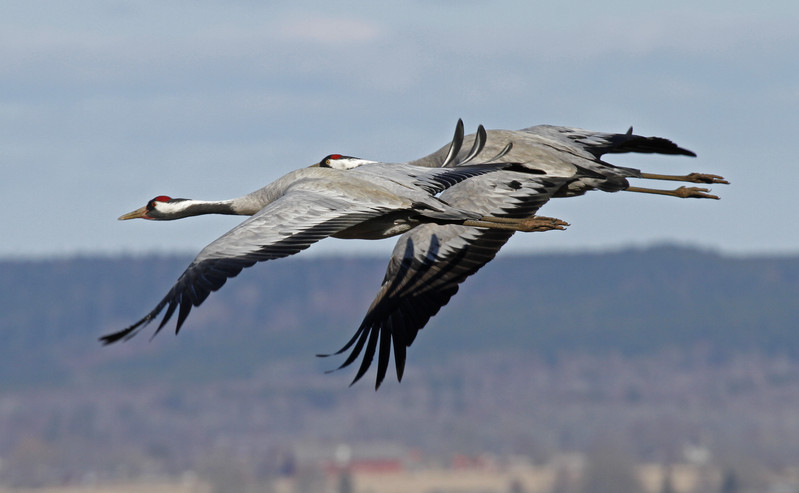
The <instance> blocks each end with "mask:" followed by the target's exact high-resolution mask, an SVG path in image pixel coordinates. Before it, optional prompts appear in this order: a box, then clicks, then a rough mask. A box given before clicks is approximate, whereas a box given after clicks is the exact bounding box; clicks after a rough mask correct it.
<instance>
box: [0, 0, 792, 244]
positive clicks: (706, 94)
mask: <svg viewBox="0 0 799 493" xmlns="http://www.w3.org/2000/svg"><path fill="white" fill-rule="evenodd" d="M763 5H768V7H764V6H763ZM0 10H1V11H2V12H1V13H0V166H1V167H2V177H0V196H1V197H2V199H3V214H2V219H0V221H2V223H0V224H2V239H1V240H0V256H5V257H8V256H13V257H42V256H50V255H73V254H90V253H109V254H117V253H145V252H152V251H157V252H173V251H179V252H192V253H193V252H197V251H199V250H200V249H201V248H202V247H203V246H204V245H205V244H207V243H208V242H210V241H211V240H213V239H214V238H216V237H218V236H220V235H221V234H223V233H224V232H225V231H227V230H228V229H229V228H231V227H233V226H234V225H235V224H236V223H237V222H238V221H239V219H238V218H231V217H223V218H213V217H199V218H191V219H186V220H183V221H174V222H153V221H117V220H116V218H117V217H118V216H119V215H120V214H122V213H125V212H128V211H131V210H133V209H136V208H138V207H140V206H142V205H144V203H145V202H146V201H147V200H149V199H150V198H152V197H154V196H156V195H160V194H166V195H171V196H173V197H190V198H202V199H222V198H230V197H234V196H238V195H242V194H244V193H247V192H250V191H252V190H255V189H257V188H260V187H261V186H264V185H266V184H267V183H269V182H271V181H273V180H274V179H276V178H277V177H279V176H280V175H282V174H284V173H286V172H288V171H290V170H292V169H295V168H298V167H302V166H307V165H309V164H311V163H313V162H317V161H318V160H319V159H321V158H322V157H323V156H325V155H327V154H330V153H333V152H340V153H344V154H349V155H356V156H361V157H365V158H370V159H377V160H383V161H404V160H409V159H413V158H416V157H421V156H422V155H425V154H428V153H430V152H432V151H434V150H436V149H437V148H439V147H440V146H442V145H444V144H446V143H447V142H448V141H449V139H450V137H451V134H452V131H453V129H454V125H455V122H456V121H457V119H458V118H463V119H464V121H465V123H466V126H467V129H469V130H470V131H473V129H474V128H476V126H477V125H478V124H479V123H483V124H484V125H485V126H486V127H487V128H508V129H518V128H523V127H526V126H530V125H534V124H539V123H551V124H559V125H569V126H577V127H582V128H588V129H591V130H599V131H618V132H623V131H625V130H626V129H627V127H628V126H630V125H634V126H635V130H636V133H640V134H644V135H658V136H663V137H667V138H670V139H672V140H674V141H675V142H677V143H678V144H680V145H682V146H684V147H687V148H689V149H692V150H693V151H695V152H697V154H698V157H697V158H695V159H691V158H686V157H674V156H663V157H646V156H645V157H635V156H610V157H609V159H608V160H610V161H611V162H614V163H617V164H621V165H627V166H634V167H638V168H643V169H644V170H646V171H650V172H667V173H683V172H689V171H705V172H711V173H717V174H721V175H724V176H725V177H727V178H729V179H730V180H731V181H732V183H733V184H732V185H730V186H720V185H716V186H714V187H713V189H714V192H716V193H718V194H719V195H721V196H722V197H723V198H722V200H720V201H717V202H716V201H697V200H678V199H674V198H668V197H657V196H644V195H640V194H634V193H629V192H623V193H616V194H605V193H601V192H593V193H591V194H589V195H587V196H585V197H579V198H572V199H558V200H555V201H552V202H550V203H549V204H548V205H547V206H545V208H543V209H542V210H541V213H542V214H546V215H550V216H556V217H560V218H562V219H564V220H567V221H569V222H570V223H571V224H572V226H571V227H570V228H569V230H568V231H566V232H548V233H540V234H528V235H516V236H517V237H516V238H514V240H513V242H512V244H511V249H510V250H511V251H516V252H535V251H563V250H584V249H605V248H614V249H615V248H621V247H626V246H629V245H649V244H654V243H660V242H670V243H678V244H685V245H697V246H701V247H707V248H712V249H716V250H720V251H723V252H726V253H733V254H760V253H769V254H771V253H774V254H780V253H797V252H799V225H798V224H797V223H799V218H797V215H798V213H797V205H799V200H797V198H796V196H797V193H799V192H797V187H796V186H795V180H796V177H795V174H796V173H795V170H797V169H799V163H798V162H797V158H796V153H795V150H794V147H795V146H796V140H797V136H799V56H797V54H799V29H797V21H799V3H797V2H794V1H784V2H778V1H773V2H768V3H760V4H759V5H758V4H757V3H756V2H750V1H747V2H731V1H724V2H722V1H718V2H708V1H705V2H703V1H696V0H692V1H672V2H657V3H655V2H641V1H640V0H635V1H632V0H631V1H614V0H608V1H605V2H568V1H566V2H541V3H540V4H538V3H536V2H531V1H529V0H518V1H494V2H477V1H455V0H441V1H430V0H425V1H405V2H373V1H355V2H322V1H305V2H303V1H292V2H256V1H240V2H231V1H224V2H222V1H213V0H206V1H202V0H201V1H195V2H185V1H184V2H180V1H172V2H163V1H159V2H155V1H152V2H148V1H136V2H124V1H118V2H115V1H88V0H84V1H81V0H77V1H71V2H62V1H60V0H59V1H51V2H44V1H6V2H3V5H2V7H0ZM392 244H393V242H392V241H390V240H389V241H388V242H386V241H383V242H379V243H374V242H371V243H370V242H365V241H351V240H347V241H344V240H326V241H324V242H322V244H320V245H318V246H317V247H314V248H313V249H312V251H316V252H361V251H369V252H375V253H377V252H385V254H386V255H387V254H388V252H389V251H390V249H391V245H392ZM304 255H307V253H305V254H304Z"/></svg>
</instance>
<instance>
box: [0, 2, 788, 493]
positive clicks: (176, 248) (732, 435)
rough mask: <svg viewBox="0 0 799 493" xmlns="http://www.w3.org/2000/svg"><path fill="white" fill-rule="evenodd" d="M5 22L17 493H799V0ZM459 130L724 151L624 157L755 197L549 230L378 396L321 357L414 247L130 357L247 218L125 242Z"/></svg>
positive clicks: (1, 253) (613, 204)
mask: <svg viewBox="0 0 799 493" xmlns="http://www.w3.org/2000/svg"><path fill="white" fill-rule="evenodd" d="M0 12H1V14H0V167H1V169H2V172H3V173H2V179H0V197H2V199H3V202H4V203H5V205H6V207H5V213H4V214H3V215H2V217H1V218H0V225H2V229H3V235H2V239H1V240H0V308H1V310H0V330H1V331H2V332H1V333H0V340H1V341H2V342H3V344H2V348H1V349H0V356H2V359H0V385H2V391H1V392H0V491H4V490H2V488H3V487H8V488H17V489H14V490H13V491H25V490H20V489H21V488H33V487H37V488H42V487H53V488H55V487H58V489H57V491H65V490H66V489H69V488H72V490H69V491H73V490H77V491H83V490H91V491H98V490H99V489H102V488H106V489H107V490H108V491H134V490H135V491H139V490H138V489H136V488H140V491H158V488H166V490H165V491H179V489H181V488H182V489H183V490H185V491H209V490H214V491H297V492H298V493H302V492H306V491H307V492H315V491H356V492H362V491H363V492H365V491H373V492H374V493H381V492H383V491H403V492H409V491H464V492H487V491H503V492H504V491H515V492H523V491H528V492H531V493H533V492H539V491H541V492H550V491H551V492H556V491H557V492H572V491H575V492H576V491H592V492H600V493H601V492H602V491H615V492H619V491H638V490H640V491H663V492H665V491H676V492H688V491H692V492H707V491H725V492H733V491H774V492H776V491H780V492H788V491H799V479H798V478H799V473H797V470H796V469H795V466H797V465H799V450H797V448H796V446H795V444H796V443H799V418H797V416H799V414H797V413H796V412H795V410H796V409H797V407H796V405H797V404H799V361H797V360H796V358H795V356H796V349H795V348H796V347H797V342H799V341H798V340H797V339H796V337H795V336H794V329H795V327H796V325H797V323H796V322H797V308H796V304H797V303H796V301H797V295H798V294H799V267H798V266H797V265H798V264H799V255H797V253H799V228H797V226H796V212H795V211H796V205H797V201H796V198H795V191H794V187H793V185H792V182H791V180H788V179H787V178H785V177H784V176H782V175H781V173H783V172H787V171H790V170H791V169H794V167H795V164H796V163H795V161H796V159H795V157H794V155H793V152H792V150H791V149H792V148H791V144H790V142H791V140H792V139H794V136H795V135H797V134H799V119H797V117H796V115H797V113H798V111H797V110H799V63H797V61H796V53H797V52H799V33H797V30H796V20H797V18H798V17H799V6H797V5H796V3H795V2H788V1H784V2H781V1H775V2H770V3H769V4H768V5H767V6H763V5H755V4H753V3H751V2H737V1H734V2H715V1H691V2H688V1H677V2H668V3H660V4H653V3H647V2H632V1H623V0H619V1H610V2H603V3H589V2H560V3H541V2H523V1H510V0H508V1H497V2H491V3H488V2H474V1H469V0H465V1H456V0H440V1H426V2H420V1H409V2H403V3H374V2H365V1H353V2H337V3H331V2H321V1H294V2H253V1H237V2H218V1H214V0H207V1H199V2H192V3H189V2H151V1H138V2H130V1H89V0H79V1H73V2H57V1H33V2H22V1H14V0H12V1H8V2H4V3H3V4H2V6H0ZM458 118H463V119H464V121H465V124H466V128H467V131H468V132H471V131H474V129H475V128H476V127H477V125H478V124H481V123H482V124H484V125H485V126H486V127H487V128H489V129H490V128H506V129H518V128H523V127H527V126H530V125H535V124H540V123H550V124H556V125H567V126H576V127H581V128H586V129H590V130H597V131H606V132H623V131H626V130H627V128H628V127H629V126H630V125H633V126H634V128H635V130H636V133H638V134H641V135H656V136H661V137H666V138H669V139H671V140H674V141H675V142H677V143H678V144H679V145H681V146H683V147H686V148H688V149H691V150H693V151H695V152H696V153H697V154H698V157H697V158H686V157H674V156H660V157H658V156H611V157H610V158H608V160H609V161H611V162H612V163H614V164H618V165H624V166H632V167H636V168H641V169H644V170H646V171H649V172H661V173H673V174H677V173H686V172H690V171H703V172H709V173H716V174H719V175H723V176H724V177H725V178H727V179H729V180H730V181H731V182H732V185H730V186H720V185H717V186H714V187H713V192H714V193H717V194H719V195H720V196H721V197H722V200H720V201H691V200H677V199H672V198H668V197H655V196H643V195H640V194H631V193H617V194H604V193H599V192H594V193H591V194H588V195H587V196H585V197H580V198H576V199H570V200H555V201H552V202H551V203H549V204H547V205H546V206H545V207H544V208H543V209H542V211H541V212H542V213H543V214H546V215H549V216H555V217H559V218H562V219H564V220H567V221H569V222H570V223H571V224H572V226H571V227H570V228H569V229H568V230H567V231H565V232H553V233H549V234H535V235H516V236H515V237H514V238H513V239H512V241H511V242H510V244H509V245H508V247H507V248H506V249H505V250H503V253H502V255H500V258H499V259H498V260H497V261H496V262H492V264H490V265H489V266H487V267H486V269H485V272H481V273H480V274H479V275H477V276H475V277H474V278H473V279H470V280H469V282H467V283H466V285H465V286H464V288H463V289H462V292H461V293H460V294H459V295H458V296H456V297H455V298H454V299H453V302H452V303H451V304H450V306H448V307H446V308H444V309H443V310H442V313H441V314H440V315H439V316H437V317H436V318H434V319H433V321H432V322H431V324H430V325H429V326H428V327H427V328H426V329H425V330H424V331H423V332H422V333H421V334H420V337H419V338H418V339H417V342H416V343H415V345H414V346H413V348H412V349H411V351H410V352H409V358H410V360H409V371H408V374H407V375H406V378H405V379H404V381H403V383H402V384H401V385H399V384H396V383H395V382H387V384H386V385H384V387H383V388H381V389H380V391H379V392H376V393H375V392H374V391H373V390H372V385H371V382H361V384H358V385H355V386H353V387H347V384H348V383H349V380H350V379H351V377H352V375H351V374H349V373H347V372H346V371H343V372H338V373H334V374H333V375H324V370H327V369H330V368H333V367H335V366H336V365H337V364H338V363H337V362H335V361H329V360H322V361H316V360H315V359H314V358H313V354H315V353H319V352H328V351H330V350H332V349H335V348H337V347H338V345H340V344H341V343H343V342H344V341H345V340H346V339H347V338H349V336H350V335H351V332H350V331H351V330H354V328H355V327H357V324H358V323H359V322H360V317H361V316H362V315H363V313H364V312H365V309H366V307H367V306H368V304H369V302H370V300H371V297H372V296H373V295H374V292H375V290H376V288H377V286H378V285H379V282H380V279H381V276H382V271H383V269H384V268H385V267H384V266H385V261H386V259H387V256H388V254H389V252H390V250H391V248H392V246H393V241H392V240H384V241H379V242H366V241H346V242H345V241H341V240H326V241H324V242H321V243H320V244H318V245H315V246H314V247H312V248H311V249H310V250H308V251H307V252H303V253H302V255H301V256H300V257H302V258H299V257H298V259H288V260H285V261H280V262H274V264H275V265H264V266H258V267H256V268H254V269H250V270H252V271H253V272H245V273H243V274H242V276H241V277H240V278H237V279H236V280H233V281H231V282H230V283H229V285H228V286H226V288H225V289H224V290H222V291H220V293H218V294H215V295H214V296H212V297H211V299H209V301H208V303H207V304H206V305H204V306H203V308H202V309H201V310H196V312H195V313H193V315H192V318H191V319H190V320H189V324H188V326H187V328H186V330H185V333H182V334H181V336H180V337H179V338H173V337H164V336H160V337H159V338H157V339H155V340H153V341H152V342H151V343H148V342H147V338H146V337H140V338H137V339H136V340H132V341H130V342H128V343H127V344H124V345H120V346H115V347H110V348H101V347H99V345H98V344H97V343H96V337H97V336H99V335H100V334H102V333H104V332H108V331H111V330H115V329H119V328H121V327H124V326H126V325H128V324H129V323H131V322H132V321H134V320H137V319H139V318H140V317H141V316H142V315H143V314H144V313H146V312H147V311H148V310H149V309H150V308H151V307H152V306H153V305H154V304H155V303H156V302H157V301H158V300H160V299H161V297H162V296H163V294H164V293H165V292H166V290H167V289H168V288H169V286H171V283H172V282H174V280H175V279H176V278H177V276H178V275H179V274H180V272H182V270H183V268H185V266H186V264H187V263H188V262H189V261H190V259H191V258H192V256H193V255H194V254H195V253H196V252H198V251H199V250H200V249H201V248H202V247H203V246H204V245H205V244H207V243H209V242H210V241H212V240H213V239H215V238H216V237H218V236H220V235H221V234H223V233H224V232H225V231H227V230H228V229H229V228H231V227H232V226H233V225H235V224H237V223H238V222H239V219H237V218H233V217H218V218H214V217H203V218H193V219H187V220H185V221H176V222H170V223H154V222H150V221H126V222H119V221H116V218H117V217H118V216H119V215H120V214H122V213H125V212H128V211H131V210H133V209H136V208H138V207H140V206H142V205H144V204H145V202H146V201H147V200H149V199H151V198H152V197H154V196H156V195H162V194H166V195H170V196H173V197H189V198H203V199H224V198H230V197H234V196H238V195H242V194H245V193H248V192H250V191H252V190H255V189H257V188H260V187H262V186H264V185H266V184H267V183H269V182H271V181H273V180H274V179H276V178H278V177H279V176H281V175H282V174H284V173H286V172H288V171H290V170H293V169H296V168H298V167H302V166H307V165H309V164H312V163H314V162H318V161H319V160H320V159H321V158H322V157H323V156H325V155H327V154H330V153H335V152H337V153H343V154H348V155H354V156H361V157H364V158H369V159H377V160H383V161H406V160H410V159H414V158H417V157H420V156H423V155H426V154H428V153H430V152H432V151H434V150H436V149H438V148H439V147H441V146H443V145H445V144H447V143H448V142H449V139H450V138H451V135H452V132H453V130H454V126H455V122H456V121H457V119H458ZM270 264H271V263H270ZM495 264H496V265H495ZM492 276H493V277H492ZM500 314H501V315H500ZM370 375H371V374H370ZM453 471H454V472H453ZM425 475H427V476H425ZM456 477H460V478H467V479H468V480H463V481H464V482H463V483H458V482H457V481H456V480H455V479H453V478H456ZM420 478H421V479H420ZM370 481H371V482H370ZM392 481H394V482H392ZM414 481H418V483H416V482H414ZM453 481H455V482H453ZM605 484H607V485H610V486H608V487H607V488H609V489H602V488H605V486H602V485H605ZM124 488H132V489H129V490H124ZM386 488H389V489H386ZM390 488H394V489H393V490H392V489H390ZM348 489H349V490H348Z"/></svg>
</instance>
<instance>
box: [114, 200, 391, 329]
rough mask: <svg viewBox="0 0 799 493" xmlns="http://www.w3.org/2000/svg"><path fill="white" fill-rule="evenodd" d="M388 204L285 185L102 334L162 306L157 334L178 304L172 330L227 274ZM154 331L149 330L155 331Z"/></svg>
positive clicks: (353, 222) (314, 239)
mask: <svg viewBox="0 0 799 493" xmlns="http://www.w3.org/2000/svg"><path fill="white" fill-rule="evenodd" d="M388 210H391V207H390V206H389V205H388V204H385V203H378V202H371V201H368V200H361V201H357V202H355V201H351V200H347V199H346V198H345V197H343V196H338V197H331V196H327V195H325V194H322V193H318V192H309V191H293V192H292V191H290V192H287V193H286V195H284V196H283V197H281V198H280V199H278V200H276V201H274V202H272V203H271V204H269V205H267V206H266V207H264V208H263V209H262V210H261V211H259V212H258V213H257V214H255V215H254V216H252V217H250V218H248V219H247V220H245V221H244V222H242V223H241V224H239V225H238V226H236V227H235V228H233V229H232V230H230V231H229V232H228V233H226V234H225V235H223V236H221V237H220V238H218V239H216V240H215V241H213V242H212V243H210V244H209V245H208V246H206V247H205V248H204V249H203V250H202V251H201V252H200V253H199V255H197V257H196V258H195V259H194V261H193V262H192V263H191V264H190V265H189V267H188V268H187V269H186V270H185V271H184V272H183V274H182V275H181V276H180V278H178V281H177V282H176V283H175V285H174V286H172V289H170V290H169V292H168V293H167V295H166V296H165V297H164V299H162V300H161V302H160V303H158V305H157V306H156V307H155V308H154V309H153V310H152V311H151V312H150V313H148V314H147V315H146V316H145V317H144V318H142V319H141V320H139V321H138V322H136V323H135V324H133V325H131V326H130V327H127V328H126V329H124V330H121V331H118V332H114V333H111V334H107V335H105V336H102V337H101V338H100V340H101V341H102V342H103V344H111V343H113V342H116V341H118V340H121V339H125V340H127V339H129V338H131V337H133V336H134V335H136V333H138V332H139V331H140V330H141V329H143V328H144V327H145V326H146V325H147V324H149V323H150V322H151V321H153V320H154V319H155V318H156V317H158V315H159V314H160V313H161V311H163V310H164V308H166V312H165V314H164V317H163V319H162V320H161V323H160V324H159V326H158V328H157V329H156V331H155V334H157V333H158V332H159V331H160V330H161V329H162V328H163V327H164V325H166V323H167V322H168V321H169V319H170V318H171V317H172V315H173V314H174V313H175V311H176V310H178V309H179V310H178V319H177V325H176V326H175V332H176V333H177V332H179V331H180V327H181V326H182V325H183V322H184V321H185V320H186V317H187V316H188V315H189V312H190V311H191V308H192V307H193V306H199V305H200V304H201V303H202V302H203V301H205V299H206V298H207V297H208V295H209V294H211V292H212V291H216V290H218V289H219V288H221V287H222V286H223V285H224V284H225V282H226V281H227V279H228V278H231V277H235V276H237V275H238V274H239V272H241V270H242V269H244V268H245V267H249V266H251V265H253V264H255V263H256V262H262V261H265V260H272V259H277V258H282V257H287V256H289V255H293V254H295V253H297V252H299V251H301V250H304V249H306V248H308V247H309V246H311V244H313V243H315V242H317V241H319V240H321V239H323V238H325V237H328V236H330V235H332V234H335V233H337V232H339V231H341V230H343V229H346V228H348V227H350V226H354V225H356V224H359V223H361V222H362V221H365V220H367V219H371V218H374V217H377V216H379V215H381V214H383V213H384V212H386V211H388ZM155 334H154V335H155Z"/></svg>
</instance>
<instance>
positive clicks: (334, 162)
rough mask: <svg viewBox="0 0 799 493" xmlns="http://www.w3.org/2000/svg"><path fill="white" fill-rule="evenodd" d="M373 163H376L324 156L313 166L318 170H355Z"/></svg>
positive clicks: (333, 155)
mask: <svg viewBox="0 0 799 493" xmlns="http://www.w3.org/2000/svg"><path fill="white" fill-rule="evenodd" d="M374 162H376V161H369V160H367V159H361V158H359V157H352V156H342V155H341V154H330V155H329V156H325V158H324V159H322V160H321V161H319V163H317V164H315V165H314V166H319V167H320V168H333V169H341V170H347V169H352V168H357V167H358V166H360V165H362V164H370V163H374Z"/></svg>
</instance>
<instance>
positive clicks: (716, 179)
mask: <svg viewBox="0 0 799 493" xmlns="http://www.w3.org/2000/svg"><path fill="white" fill-rule="evenodd" d="M641 178H647V179H649V180H672V181H686V182H689V183H723V184H725V185H729V184H730V182H728V181H727V180H725V179H724V177H723V176H719V175H710V174H707V173H690V174H687V175H682V176H679V175H658V174H654V173H641Z"/></svg>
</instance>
